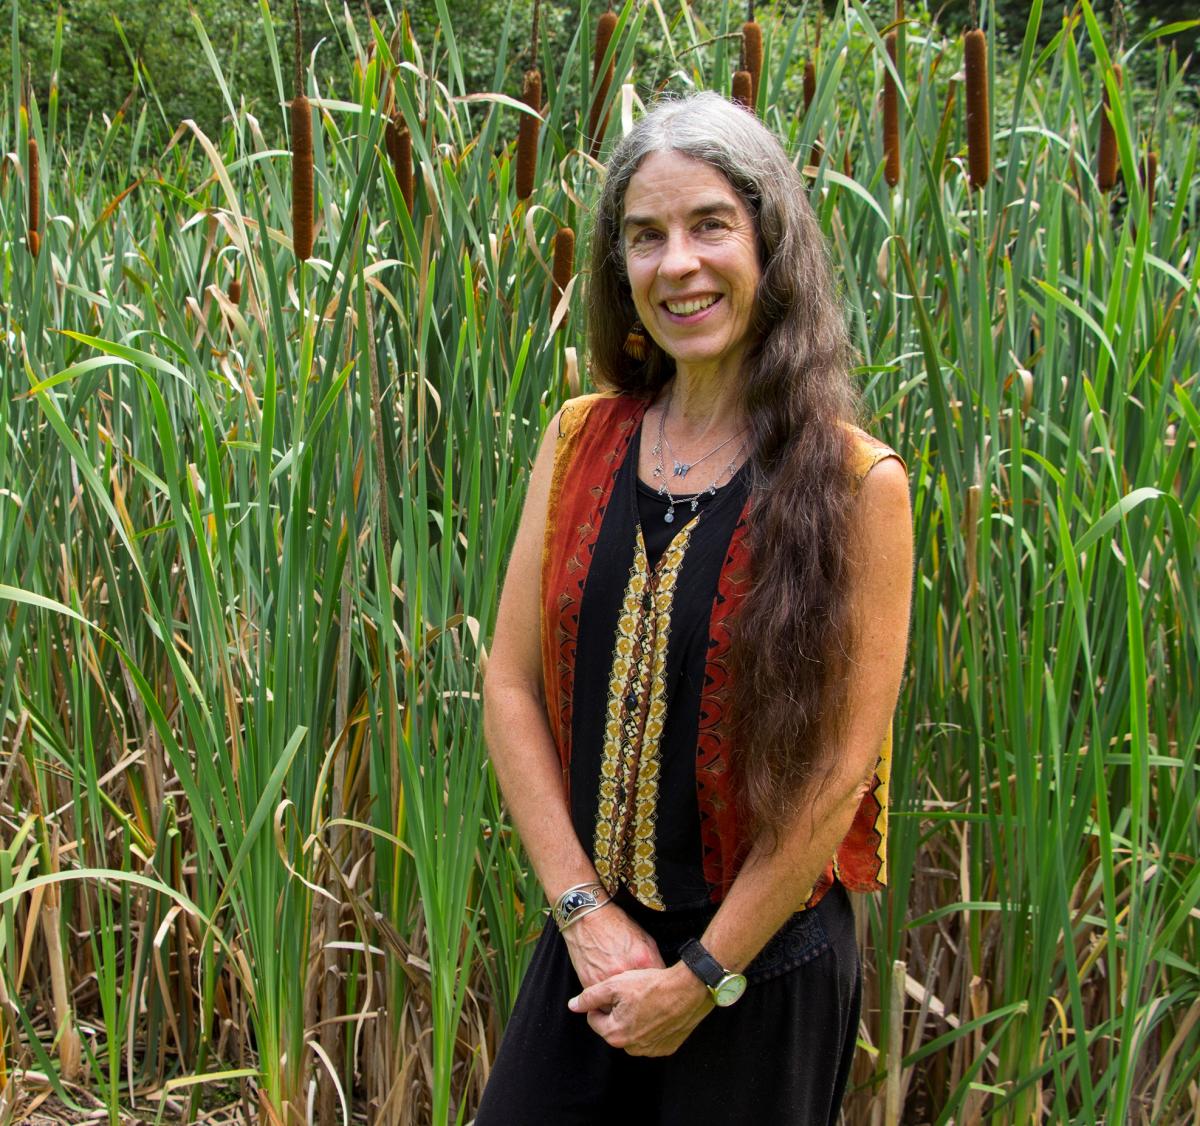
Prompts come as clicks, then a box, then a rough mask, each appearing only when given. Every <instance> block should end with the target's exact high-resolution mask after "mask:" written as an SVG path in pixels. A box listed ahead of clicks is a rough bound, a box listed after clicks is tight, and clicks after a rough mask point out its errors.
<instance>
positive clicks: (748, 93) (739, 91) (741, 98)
mask: <svg viewBox="0 0 1200 1126" xmlns="http://www.w3.org/2000/svg"><path fill="white" fill-rule="evenodd" d="M731 95H732V99H733V104H734V105H735V106H745V107H746V108H747V109H748V110H753V109H754V79H753V78H752V77H751V76H750V72H749V71H748V70H739V71H735V72H734V75H733V89H732V91H731Z"/></svg>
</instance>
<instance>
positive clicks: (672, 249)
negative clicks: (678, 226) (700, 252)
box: [658, 232, 700, 278]
mask: <svg viewBox="0 0 1200 1126" xmlns="http://www.w3.org/2000/svg"><path fill="white" fill-rule="evenodd" d="M699 264H700V263H699V260H698V259H697V257H696V250H695V247H694V246H693V245H692V240H691V239H690V238H688V236H687V235H686V234H685V233H682V232H680V233H675V232H672V233H670V234H668V235H667V241H666V245H665V246H664V247H663V255H662V259H661V260H660V261H659V264H658V271H659V273H660V274H665V275H666V276H667V277H671V278H682V277H686V276H687V275H688V274H690V273H692V271H694V270H695V269H697V268H698V266H699Z"/></svg>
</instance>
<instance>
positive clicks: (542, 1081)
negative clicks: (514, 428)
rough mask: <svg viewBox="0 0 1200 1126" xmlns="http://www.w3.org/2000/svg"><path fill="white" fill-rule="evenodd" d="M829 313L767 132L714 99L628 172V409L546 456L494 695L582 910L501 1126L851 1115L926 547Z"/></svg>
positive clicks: (543, 876) (622, 355)
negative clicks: (866, 915) (866, 957)
mask: <svg viewBox="0 0 1200 1126" xmlns="http://www.w3.org/2000/svg"><path fill="white" fill-rule="evenodd" d="M833 293H834V290H833V286H832V281H831V278H830V274H829V270H828V266H827V263H826V252H825V247H824V244H823V242H822V240H821V236H820V233H819V231H818V229H817V226H816V222H815V220H814V218H813V215H812V212H811V210H810V209H809V207H808V205H807V202H806V201H805V199H804V188H803V184H802V183H801V181H800V179H799V177H798V175H797V174H796V172H795V170H794V169H793V167H792V165H791V163H790V162H789V161H788V159H787V156H786V154H785V153H784V152H783V150H782V149H781V148H780V146H779V144H778V142H777V141H775V139H774V138H773V137H772V136H771V135H770V134H769V133H768V132H767V131H766V130H765V129H764V128H763V127H762V126H761V125H760V124H759V123H758V122H757V121H756V120H755V119H754V118H753V117H752V116H751V115H750V114H748V113H746V112H744V111H742V110H740V109H737V108H735V107H732V106H730V105H729V104H728V103H726V102H725V101H724V100H723V99H721V98H719V97H717V96H715V95H697V96H695V97H693V98H689V99H686V100H683V101H679V102H672V103H667V104H664V105H661V106H659V107H658V108H656V109H654V110H653V111H652V112H651V113H649V114H648V115H647V116H646V117H645V118H643V119H642V121H640V122H639V123H638V124H637V126H636V127H635V128H634V129H633V131H632V132H631V133H630V134H629V135H628V136H627V137H626V138H625V139H624V140H623V141H622V142H621V143H620V144H619V145H618V146H617V148H616V150H615V151H614V153H613V155H612V158H611V160H610V163H609V168H608V175H607V177H606V181H605V188H604V192H603V195H602V197H601V200H600V202H599V205H598V207H597V214H596V223H595V230H594V232H593V237H592V269H591V286H590V291H589V302H590V320H589V334H590V339H591V351H592V363H593V368H594V370H595V372H596V374H597V376H598V377H599V378H601V379H602V380H603V381H604V382H605V383H606V384H607V385H608V386H610V387H611V388H612V391H610V392H607V393H605V394H601V395H593V396H585V397H584V398H582V399H577V400H573V401H572V402H569V403H568V404H567V405H566V406H564V408H563V409H562V411H561V412H560V413H559V414H558V416H557V417H556V418H555V420H554V421H553V422H552V424H551V427H550V431H549V433H548V435H547V437H546V439H545V441H544V442H543V445H542V449H541V451H540V453H539V455H538V458H537V461H536V463H535V465H534V470H533V476H532V479H531V481H530V487H529V493H528V498H527V500H526V507H525V512H524V515H523V517H522V523H521V528H520V531H519V532H518V536H517V542H516V545H515V548H514V551H513V556H512V559H511V561H510V565H509V573H508V577H507V579H506V582H505V588H504V594H503V597H502V600H501V605H500V612H499V617H498V621H497V627H496V637H495V643H494V646H493V650H492V656H491V660H490V662H489V666H488V672H487V679H486V683H485V724H486V733H487V738H488V745H489V748H490V750H491V753H492V758H493V762H494V764H495V768H496V773H497V776H498V778H499V780H500V784H501V786H502V788H503V790H504V793H505V797H506V799H507V801H508V804H509V807H510V809H511V812H512V816H513V819H514V821H515V822H516V824H517V827H518V829H519V830H520V832H521V835H522V838H523V840H524V842H525V845H526V848H527V850H528V852H529V855H530V858H531V860H532V862H533V865H534V867H535V869H536V871H537V874H538V877H539V879H540V880H541V882H542V884H543V886H544V887H545V890H546V893H547V896H548V897H549V899H550V901H551V902H552V903H554V905H555V906H554V910H553V912H552V916H551V920H550V921H549V922H548V923H547V926H546V929H545V931H544V933H543V935H542V939H541V942H540V943H539V945H538V949H537V951H536V953H535V954H534V957H533V961H532V963H531V965H530V969H529V972H528V975H527V977H526V980H525V983H524V985H523V987H522V991H521V995H520V997H519V998H518V1001H517V1006H516V1009H515V1010H514V1013H513V1017H512V1020H511V1022H510V1024H509V1027H508V1029H507V1031H506V1034H505V1040H504V1043H503V1045H502V1047H501V1051H500V1054H499V1056H498V1058H497V1061H496V1066H495V1068H494V1070H493V1073H492V1078H491V1081H490V1082H489V1085H488V1088H487V1091H486V1093H485V1095H484V1099H483V1103H482V1105H481V1107H480V1111H479V1115H478V1118H477V1119H476V1122H477V1124H478V1126H496V1124H501V1123H503V1124H509V1123H527V1122H529V1123H532V1122H547V1123H555V1124H556V1126H559V1124H566V1123H593V1122H598V1121H601V1120H603V1119H605V1118H607V1117H608V1116H609V1115H610V1114H622V1115H625V1116H629V1115H630V1114H632V1115H634V1117H635V1120H636V1121H638V1122H647V1123H663V1124H666V1123H679V1124H681V1126H682V1124H683V1123H695V1122H704V1123H707V1124H712V1126H733V1124H740V1123H750V1122H755V1123H757V1122H771V1123H777V1124H787V1123H795V1124H799V1123H804V1124H806V1126H810V1124H814V1123H825V1122H833V1121H836V1119H837V1115H838V1109H839V1106H840V1103H841V1096H842V1091H843V1089H844V1086H845V1082H846V1077H847V1074H848V1072H849V1066H850V1062H851V1059H852V1057H853V1052H854V1044H855V1035H856V1030H857V1014H858V1004H859V991H860V987H859V978H860V975H859V962H858V952H857V949H856V946H855V941H854V928H853V919H852V914H851V911H850V907H849V901H848V898H847V895H846V891H847V890H851V891H870V890H875V889H877V888H879V887H881V886H882V884H883V882H884V878H885V875H886V859H885V858H886V851H885V850H886V840H885V834H886V824H887V823H886V793H887V778H888V766H889V742H890V741H889V729H890V720H891V713H892V709H893V707H894V705H895V700H896V693H897V690H898V687H899V681H900V674H901V668H902V665H903V656H904V647H905V639H906V634H907V626H908V606H909V586H910V574H911V551H912V547H911V532H910V526H909V515H908V489H907V481H906V478H905V474H904V470H903V463H902V462H901V461H900V460H899V458H898V456H897V455H896V454H895V453H894V451H892V450H890V449H888V448H887V447H885V446H883V445H882V444H881V443H878V442H876V441H874V440H873V439H871V438H870V437H869V436H868V435H866V434H865V433H863V432H862V431H861V430H859V429H857V428H856V427H855V426H854V424H853V396H852V395H851V392H850V388H849V381H848V377H847V371H846V355H847V346H846V341H845V331H844V326H843V324H842V313H841V310H840V308H839V306H838V304H837V302H836V300H835V299H834V296H833ZM645 337H649V342H648V343H647V342H646V340H645Z"/></svg>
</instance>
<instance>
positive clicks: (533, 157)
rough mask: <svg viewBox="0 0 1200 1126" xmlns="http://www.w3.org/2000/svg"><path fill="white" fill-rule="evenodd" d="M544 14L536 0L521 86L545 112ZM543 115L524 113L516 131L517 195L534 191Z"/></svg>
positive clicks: (533, 105) (530, 103)
mask: <svg viewBox="0 0 1200 1126" xmlns="http://www.w3.org/2000/svg"><path fill="white" fill-rule="evenodd" d="M540 15H541V0H534V4H533V32H532V34H531V35H530V44H529V55H530V63H529V70H527V71H526V72H525V84H524V87H523V88H522V90H521V101H523V102H524V103H525V104H526V105H527V106H528V107H529V108H530V109H531V110H533V112H534V113H536V114H540V113H541V112H542V72H541V71H540V70H538V65H537V60H538V20H539V17H540ZM541 128H542V121H541V118H540V117H534V116H533V115H532V114H528V113H523V114H521V122H520V125H519V126H518V132H517V199H528V198H529V197H530V196H531V195H533V183H534V174H535V173H536V172H537V144H538V133H539V132H540V131H541Z"/></svg>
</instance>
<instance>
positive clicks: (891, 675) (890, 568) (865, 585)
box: [570, 458, 912, 1055]
mask: <svg viewBox="0 0 1200 1126" xmlns="http://www.w3.org/2000/svg"><path fill="white" fill-rule="evenodd" d="M854 523H855V527H854V536H855V544H856V549H857V551H856V555H857V557H858V559H859V561H860V562H859V564H858V565H857V566H856V568H855V572H854V575H853V578H852V584H853V585H852V588H851V595H850V597H851V600H852V613H853V615H854V621H855V624H856V639H855V650H854V655H853V662H852V667H851V673H850V684H849V688H848V692H847V701H848V703H847V707H848V713H847V715H846V717H845V723H844V725H843V729H842V753H841V755H840V756H839V758H838V761H837V762H836V764H835V765H834V769H833V771H832V773H831V774H830V775H829V777H828V778H827V779H826V780H825V782H824V784H823V785H822V786H821V787H820V789H819V790H818V791H817V793H816V794H815V795H814V797H813V798H812V800H811V802H809V803H808V804H807V805H806V806H805V808H804V809H803V810H802V811H800V812H798V813H797V814H796V815H794V816H793V817H792V818H791V820H790V822H789V824H788V825H787V826H786V828H785V830H784V832H783V833H782V835H781V837H780V839H779V842H778V845H777V847H776V848H775V849H774V850H768V849H767V848H765V847H762V846H761V844H759V845H755V846H754V847H753V848H752V849H751V850H750V855H749V856H748V857H747V859H746V862H745V864H744V865H743V866H742V868H741V870H740V871H739V872H738V875H737V878H736V879H735V880H734V882H733V885H732V886H731V887H730V889H729V892H728V894H727V895H726V896H725V899H724V900H723V901H722V903H721V907H720V909H719V910H718V911H717V913H716V915H715V916H714V917H713V919H712V922H711V923H710V924H709V926H708V928H707V929H706V930H705V932H704V934H703V935H702V936H701V938H700V940H701V942H702V943H703V944H704V946H705V947H706V948H707V949H708V951H709V952H710V953H711V954H712V955H713V957H715V958H716V959H717V961H718V962H720V963H721V965H722V966H724V967H725V968H726V969H729V970H739V971H740V970H743V969H744V968H745V967H746V966H747V965H748V964H749V963H750V961H751V960H752V959H753V958H754V956H755V955H756V954H757V953H758V952H759V950H761V949H762V948H763V946H765V945H766V943H767V940H768V939H769V938H770V937H771V936H772V935H773V934H774V933H775V932H776V931H777V930H778V929H779V928H780V927H781V926H782V925H783V923H784V922H785V921H786V920H787V918H788V917H789V916H790V915H791V914H792V913H793V912H794V911H796V910H797V909H798V908H799V907H800V905H801V904H802V903H803V902H804V900H805V898H806V897H807V896H808V895H809V893H810V892H811V890H812V888H813V886H814V885H815V884H816V882H817V879H818V878H819V877H820V875H821V872H822V871H823V870H824V867H825V865H826V863H827V862H828V860H829V858H830V857H831V856H832V855H833V853H834V851H835V850H836V849H837V846H838V845H839V844H841V842H842V840H843V839H844V838H845V836H846V833H847V832H848V831H849V829H850V825H851V822H852V821H853V820H854V814H855V812H856V810H857V809H858V806H859V803H860V802H861V800H862V797H863V795H864V794H865V793H866V792H867V790H868V788H869V786H870V780H871V777H872V775H873V773H874V770H875V765H876V760H877V758H878V753H879V746H880V744H881V743H882V742H883V739H884V736H885V734H886V732H887V729H888V724H889V723H890V722H891V718H892V713H893V711H894V709H895V706H896V696H897V694H898V693H899V690H900V680H901V676H902V673H903V668H904V654H905V649H906V646H907V639H908V616H909V604H910V601H911V587H912V521H911V516H910V514H909V502H908V480H907V478H906V476H905V473H904V469H903V467H902V466H901V464H900V463H899V462H898V461H896V460H895V459H891V458H889V459H888V460H886V461H882V462H880V463H879V464H878V465H877V466H876V467H875V468H874V469H873V470H872V471H871V472H870V473H869V474H868V475H867V477H866V479H865V480H864V481H863V483H862V487H861V488H860V490H859V493H858V503H857V505H856V508H855V517H854ZM763 988H766V989H769V988H770V985H769V984H766V985H764V986H763ZM570 1007H571V1008H572V1009H574V1010H575V1011H576V1012H587V1013H588V1022H589V1023H590V1024H591V1026H592V1028H594V1029H595V1030H596V1031H597V1032H598V1033H599V1034H600V1035H601V1036H603V1037H604V1038H605V1040H607V1041H608V1042H609V1043H610V1044H611V1045H613V1046H614V1047H618V1048H624V1049H625V1050H626V1051H628V1052H630V1053H631V1054H634V1055H669V1054H670V1053H671V1052H673V1051H675V1049H676V1048H677V1047H678V1046H679V1045H680V1044H682V1043H683V1041H684V1040H685V1039H686V1038H687V1036H688V1034H689V1033H690V1032H691V1030H692V1029H693V1028H694V1027H695V1026H696V1025H697V1024H698V1023H699V1022H700V1020H701V1019H702V1018H703V1017H704V1016H705V1015H706V1014H707V1012H708V1011H709V1010H710V1009H711V1008H712V1002H711V1000H710V999H709V996H708V991H707V990H706V989H705V987H704V986H703V984H702V983H701V982H700V980H699V979H698V978H697V977H696V976H695V974H693V973H692V971H691V970H689V969H688V968H687V967H686V966H685V965H683V963H677V964H676V965H674V966H671V967H670V968H669V969H665V970H658V971H640V972H635V973H626V974H621V975H619V976H617V977H615V978H610V979H609V980H607V981H604V982H601V983H600V984H598V985H595V986H592V987H591V988H589V989H585V990H584V991H583V993H582V994H580V996H579V997H577V998H574V999H572V1001H571V1005H570Z"/></svg>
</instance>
